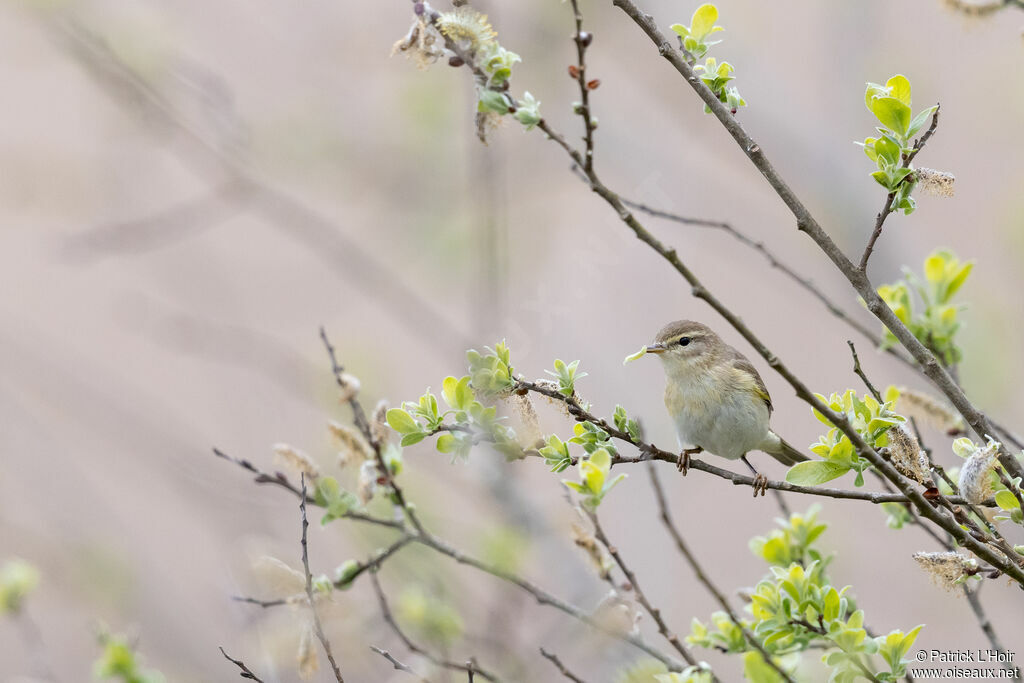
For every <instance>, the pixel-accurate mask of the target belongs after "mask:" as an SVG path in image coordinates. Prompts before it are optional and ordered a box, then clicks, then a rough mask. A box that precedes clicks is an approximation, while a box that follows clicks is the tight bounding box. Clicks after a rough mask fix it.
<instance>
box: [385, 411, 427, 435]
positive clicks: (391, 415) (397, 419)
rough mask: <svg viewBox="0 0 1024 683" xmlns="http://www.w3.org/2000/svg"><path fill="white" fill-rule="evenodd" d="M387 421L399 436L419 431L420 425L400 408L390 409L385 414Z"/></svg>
mask: <svg viewBox="0 0 1024 683" xmlns="http://www.w3.org/2000/svg"><path fill="white" fill-rule="evenodd" d="M387 421H388V424H389V425H390V426H391V428H392V429H394V430H395V431H396V432H398V433H399V434H409V433H412V432H418V431H420V425H419V423H418V422H416V420H414V419H413V418H412V415H410V414H409V413H408V412H407V411H405V410H403V409H401V408H392V409H391V410H389V411H388V412H387Z"/></svg>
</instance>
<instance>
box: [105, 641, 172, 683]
mask: <svg viewBox="0 0 1024 683" xmlns="http://www.w3.org/2000/svg"><path fill="white" fill-rule="evenodd" d="M100 645H101V646H102V647H103V652H102V653H101V654H100V657H99V659H97V660H96V662H95V663H94V664H93V676H94V677H95V678H99V679H106V678H116V679H118V680H120V681H122V683H164V681H165V680H166V679H165V678H164V676H163V674H161V673H160V672H159V671H153V670H145V669H143V668H142V662H141V658H140V657H139V655H138V654H137V653H136V652H135V650H134V648H133V647H132V645H131V644H130V643H129V641H128V639H127V638H125V637H124V636H115V635H111V634H108V633H101V634H100Z"/></svg>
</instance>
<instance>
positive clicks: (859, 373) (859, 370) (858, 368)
mask: <svg viewBox="0 0 1024 683" xmlns="http://www.w3.org/2000/svg"><path fill="white" fill-rule="evenodd" d="M846 343H847V344H849V346H850V353H851V354H853V371H854V373H856V375H857V376H858V377H860V379H861V381H862V382H864V386H866V387H867V388H868V391H870V392H871V395H872V396H874V397H875V400H876V401H878V402H879V403H884V401H883V400H882V394H880V393H879V392H878V389H876V388H875V385H874V384H872V383H871V380H869V379H868V376H867V375H865V374H864V369H863V368H861V366H860V357H859V356H858V355H857V347H856V346H854V345H853V342H852V341H850V340H849V339H847V340H846Z"/></svg>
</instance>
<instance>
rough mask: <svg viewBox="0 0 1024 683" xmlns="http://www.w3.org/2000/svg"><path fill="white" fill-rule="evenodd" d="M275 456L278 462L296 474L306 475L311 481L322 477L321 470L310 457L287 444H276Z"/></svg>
mask: <svg viewBox="0 0 1024 683" xmlns="http://www.w3.org/2000/svg"><path fill="white" fill-rule="evenodd" d="M274 456H275V458H276V460H277V461H278V462H280V463H282V464H283V465H285V466H286V467H290V468H291V469H293V470H294V471H295V472H298V473H301V474H305V475H306V476H307V477H308V478H310V479H316V478H317V477H319V476H320V468H319V467H318V466H317V464H316V463H315V462H314V461H313V458H311V457H309V456H308V455H306V454H305V453H303V452H302V451H300V450H299V449H298V448H294V447H292V446H289V445H288V444H286V443H276V444H274Z"/></svg>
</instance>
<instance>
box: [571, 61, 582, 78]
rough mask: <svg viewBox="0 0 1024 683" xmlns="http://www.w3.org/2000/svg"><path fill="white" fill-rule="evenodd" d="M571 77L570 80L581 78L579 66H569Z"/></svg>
mask: <svg viewBox="0 0 1024 683" xmlns="http://www.w3.org/2000/svg"><path fill="white" fill-rule="evenodd" d="M569 77H570V78H579V77H580V68H579V67H578V66H576V65H575V64H570V65H569Z"/></svg>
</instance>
